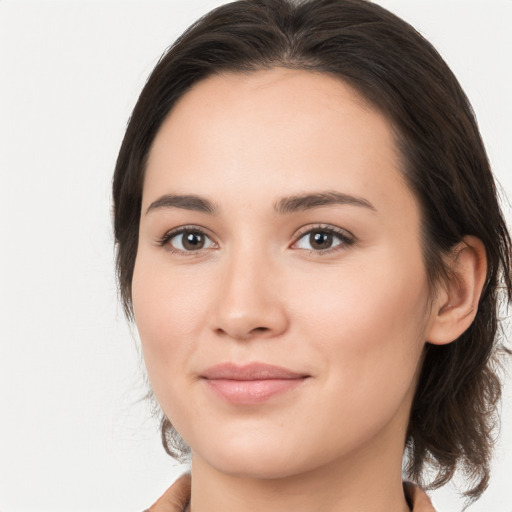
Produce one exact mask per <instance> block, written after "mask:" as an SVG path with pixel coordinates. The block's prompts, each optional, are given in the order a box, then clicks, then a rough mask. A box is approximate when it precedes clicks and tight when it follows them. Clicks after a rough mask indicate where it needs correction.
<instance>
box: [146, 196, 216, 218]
mask: <svg viewBox="0 0 512 512" xmlns="http://www.w3.org/2000/svg"><path fill="white" fill-rule="evenodd" d="M160 208H181V209H183V210H192V211H196V212H202V213H209V214H210V215H214V214H216V213H217V212H218V208H217V207H216V206H215V205H214V204H213V203H212V202H211V201H208V199H204V198H203V197H199V196H195V195H191V194H189V195H178V194H165V195H163V196H161V197H159V198H158V199H157V200H156V201H153V202H152V203H151V204H150V205H149V207H148V209H147V210H146V215H147V214H148V213H149V212H150V211H152V210H158V209H160Z"/></svg>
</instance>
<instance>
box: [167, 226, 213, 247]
mask: <svg viewBox="0 0 512 512" xmlns="http://www.w3.org/2000/svg"><path fill="white" fill-rule="evenodd" d="M159 245H161V246H166V247H168V248H169V250H170V251H173V252H197V251H201V250H204V249H211V248H212V247H215V242H214V241H213V240H212V239H211V238H210V237H209V236H208V235H206V233H204V232H203V231H201V230H200V229H197V228H181V229H179V230H174V231H170V232H169V233H166V234H165V235H164V236H163V238H162V239H161V240H159Z"/></svg>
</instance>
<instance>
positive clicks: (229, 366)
mask: <svg viewBox="0 0 512 512" xmlns="http://www.w3.org/2000/svg"><path fill="white" fill-rule="evenodd" d="M201 377H202V378H204V379H209V380H221V379H222V380H270V379H301V378H305V377H309V375H307V374H305V373H300V372H295V371H293V370H290V369H288V368H283V367H281V366H275V365H272V364H266V363H250V364H245V365H237V364H234V363H221V364H217V365H215V366H212V367H211V368H208V369H207V370H206V371H204V372H203V373H202V374H201Z"/></svg>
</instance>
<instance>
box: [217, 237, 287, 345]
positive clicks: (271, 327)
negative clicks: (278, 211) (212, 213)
mask: <svg viewBox="0 0 512 512" xmlns="http://www.w3.org/2000/svg"><path fill="white" fill-rule="evenodd" d="M255 245H256V244H251V243H247V244H245V245H243V246H242V245H241V246H239V247H236V248H232V249H231V250H230V251H229V255H228V256H227V257H226V259H225V261H224V268H223V271H222V276H221V278H220V279H221V285H220V286H219V293H218V296H217V303H216V304H215V314H214V329H215V330H216V331H217V333H219V334H225V335H229V336H231V337H233V338H237V339H247V338H250V337H254V336H266V337H270V336H275V335H278V334H280V333H282V332H283V331H284V330H285V329H286V327H287V317H286V310H285V308H284V304H283V302H282V300H281V294H280V293H279V290H278V289H277V288H276V284H277V282H278V281H279V279H278V276H277V274H278V268H277V267H278V265H276V262H275V261H274V260H273V259H272V257H271V255H270V254H269V251H267V250H265V248H262V247H261V246H259V247H255Z"/></svg>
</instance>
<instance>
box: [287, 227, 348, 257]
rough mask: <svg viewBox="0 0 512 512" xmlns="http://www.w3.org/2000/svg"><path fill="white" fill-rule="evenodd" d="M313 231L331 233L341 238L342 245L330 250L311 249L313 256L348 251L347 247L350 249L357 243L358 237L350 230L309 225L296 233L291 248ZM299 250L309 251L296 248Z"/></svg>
mask: <svg viewBox="0 0 512 512" xmlns="http://www.w3.org/2000/svg"><path fill="white" fill-rule="evenodd" d="M312 231H320V232H325V233H329V234H331V235H333V236H335V237H337V238H339V239H340V240H341V241H342V243H340V244H338V245H335V246H334V247H330V248H328V249H320V250H314V249H310V250H309V252H310V253H311V254H326V253H330V252H335V251H339V250H343V249H346V248H347V247H350V246H351V245H354V244H355V243H356V241H357V239H356V237H355V236H354V235H353V234H352V233H351V232H350V231H348V230H346V229H343V228H339V227H337V226H333V225H332V224H308V225H307V226H303V227H301V228H300V229H298V230H297V231H296V233H295V234H294V236H293V243H292V244H291V246H290V247H291V248H292V249H293V248H294V246H295V245H296V244H297V243H298V242H299V241H300V240H301V239H302V238H303V237H304V236H305V235H307V234H308V233H311V232H312ZM295 249H297V250H305V251H308V249H301V248H298V247H295Z"/></svg>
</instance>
